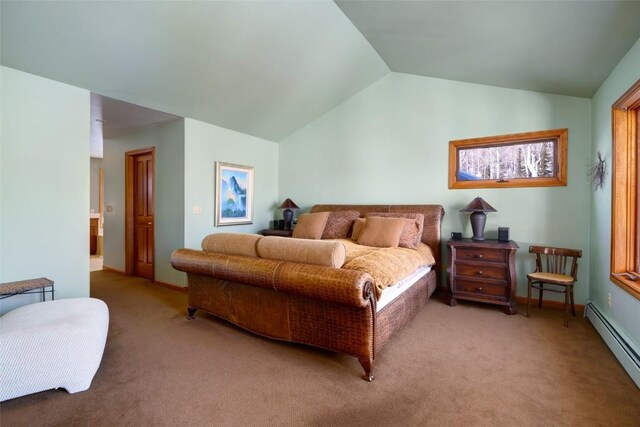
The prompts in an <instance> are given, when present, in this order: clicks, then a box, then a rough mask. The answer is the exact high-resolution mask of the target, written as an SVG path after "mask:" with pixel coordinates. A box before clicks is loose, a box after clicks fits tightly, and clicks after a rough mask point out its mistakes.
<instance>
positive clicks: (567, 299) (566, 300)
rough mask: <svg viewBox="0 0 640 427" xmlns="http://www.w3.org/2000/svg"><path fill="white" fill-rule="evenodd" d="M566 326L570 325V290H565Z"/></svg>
mask: <svg viewBox="0 0 640 427" xmlns="http://www.w3.org/2000/svg"><path fill="white" fill-rule="evenodd" d="M564 326H565V327H569V290H568V289H565V292H564Z"/></svg>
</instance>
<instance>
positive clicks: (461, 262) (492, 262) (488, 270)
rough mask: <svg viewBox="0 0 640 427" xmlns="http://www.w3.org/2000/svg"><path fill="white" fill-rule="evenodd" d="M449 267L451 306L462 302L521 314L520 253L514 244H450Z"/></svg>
mask: <svg viewBox="0 0 640 427" xmlns="http://www.w3.org/2000/svg"><path fill="white" fill-rule="evenodd" d="M447 249H448V254H449V266H448V268H447V279H448V280H447V284H448V290H447V293H446V294H445V297H444V298H445V302H446V303H448V304H449V305H451V306H455V305H457V304H458V301H457V300H459V299H461V300H469V301H477V302H485V303H489V304H496V305H500V306H502V307H503V310H504V312H505V313H507V314H517V313H518V305H517V303H516V287H517V278H516V251H517V250H518V245H517V244H516V242H514V241H509V242H499V241H498V240H490V239H487V240H482V241H476V240H472V239H462V240H449V241H448V242H447Z"/></svg>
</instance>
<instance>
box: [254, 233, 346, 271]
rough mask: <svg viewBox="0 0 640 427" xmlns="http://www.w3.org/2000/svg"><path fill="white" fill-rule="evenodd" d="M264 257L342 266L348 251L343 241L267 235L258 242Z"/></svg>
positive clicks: (260, 252)
mask: <svg viewBox="0 0 640 427" xmlns="http://www.w3.org/2000/svg"><path fill="white" fill-rule="evenodd" d="M258 254H259V255H260V256H261V257H262V258H269V259H275V260H279V261H290V262H299V263H303V264H314V265H323V266H325V267H334V268H340V267H342V265H343V264H344V261H345V258H346V256H347V251H346V249H345V247H344V243H342V242H329V241H326V240H325V241H322V240H308V239H295V238H294V239H291V238H288V237H276V236H267V237H264V238H263V239H261V240H260V241H259V242H258Z"/></svg>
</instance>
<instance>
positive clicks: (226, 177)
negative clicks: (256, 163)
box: [214, 162, 254, 227]
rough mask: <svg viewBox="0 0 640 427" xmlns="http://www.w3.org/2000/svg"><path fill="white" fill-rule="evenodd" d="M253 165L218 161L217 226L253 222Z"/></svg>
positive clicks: (216, 191) (216, 189)
mask: <svg viewBox="0 0 640 427" xmlns="http://www.w3.org/2000/svg"><path fill="white" fill-rule="evenodd" d="M253 178H254V170H253V167H251V166H244V165H237V164H233V163H224V162H216V182H215V201H216V206H215V211H216V212H215V224H214V225H215V226H216V227H220V226H225V225H240V224H253V181H254V179H253Z"/></svg>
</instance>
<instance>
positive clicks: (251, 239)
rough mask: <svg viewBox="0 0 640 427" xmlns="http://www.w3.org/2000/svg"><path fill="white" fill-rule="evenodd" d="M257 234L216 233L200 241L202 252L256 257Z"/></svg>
mask: <svg viewBox="0 0 640 427" xmlns="http://www.w3.org/2000/svg"><path fill="white" fill-rule="evenodd" d="M260 239H262V236H260V235H258V234H242V233H216V234H209V235H208V236H207V237H205V238H204V239H202V250H203V251H206V252H218V253H221V254H227V255H243V256H258V251H257V250H256V245H257V244H258V241H259V240H260Z"/></svg>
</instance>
